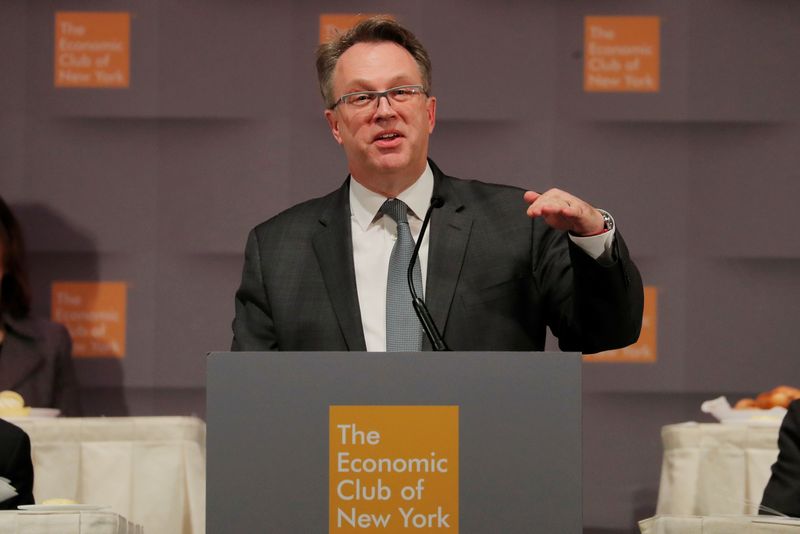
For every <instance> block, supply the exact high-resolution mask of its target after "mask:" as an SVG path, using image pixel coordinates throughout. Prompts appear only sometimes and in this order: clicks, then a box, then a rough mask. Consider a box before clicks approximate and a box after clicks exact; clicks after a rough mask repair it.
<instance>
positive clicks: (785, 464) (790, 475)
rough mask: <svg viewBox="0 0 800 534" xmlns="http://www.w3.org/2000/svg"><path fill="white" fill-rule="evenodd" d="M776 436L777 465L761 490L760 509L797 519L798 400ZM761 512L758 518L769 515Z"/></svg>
mask: <svg viewBox="0 0 800 534" xmlns="http://www.w3.org/2000/svg"><path fill="white" fill-rule="evenodd" d="M788 410H789V411H788V412H786V417H784V419H783V424H781V430H780V434H779V435H778V449H779V451H780V452H779V453H778V461H776V462H775V463H774V464H773V465H772V476H771V477H770V479H769V482H767V487H766V488H765V489H764V497H763V498H762V500H761V505H762V506H763V507H766V508H769V509H770V510H774V511H775V512H780V513H782V514H784V515H788V516H791V517H800V399H798V400H796V401H794V402H792V403H791V404H790V405H789V409H788ZM770 510H765V509H762V510H761V513H762V514H771V513H772V512H771V511H770Z"/></svg>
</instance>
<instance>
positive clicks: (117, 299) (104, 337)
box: [50, 282, 128, 358]
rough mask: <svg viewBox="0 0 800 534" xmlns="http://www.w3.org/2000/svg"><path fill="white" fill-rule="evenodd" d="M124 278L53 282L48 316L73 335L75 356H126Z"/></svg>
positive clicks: (125, 285)
mask: <svg viewBox="0 0 800 534" xmlns="http://www.w3.org/2000/svg"><path fill="white" fill-rule="evenodd" d="M127 291H128V286H127V284H126V283H125V282H53V287H52V293H51V300H52V302H51V313H50V315H51V318H52V319H53V321H55V322H58V323H61V324H63V325H64V326H66V327H67V330H69V333H70V336H71V337H72V355H73V356H74V357H76V358H97V357H113V358H123V357H125V322H126V315H125V309H126V305H127Z"/></svg>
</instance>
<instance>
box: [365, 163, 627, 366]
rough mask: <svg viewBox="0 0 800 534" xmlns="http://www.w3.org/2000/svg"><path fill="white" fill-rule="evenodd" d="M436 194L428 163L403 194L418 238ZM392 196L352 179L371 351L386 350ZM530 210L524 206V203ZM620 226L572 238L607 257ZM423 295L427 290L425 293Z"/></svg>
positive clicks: (424, 259)
mask: <svg viewBox="0 0 800 534" xmlns="http://www.w3.org/2000/svg"><path fill="white" fill-rule="evenodd" d="M432 195H433V172H432V171H431V168H430V166H429V165H426V166H425V171H424V172H423V173H422V176H420V177H419V179H418V180H417V181H416V182H414V183H413V184H412V185H411V186H410V187H409V188H408V189H406V190H405V191H403V192H402V193H400V194H399V195H398V196H397V198H398V199H400V200H402V201H403V202H405V203H406V205H408V208H409V209H408V225H409V227H410V229H411V235H412V236H413V237H414V242H416V241H417V237H418V236H419V232H420V230H421V228H422V219H423V218H424V217H425V212H426V211H427V210H428V206H429V205H430V201H431V196H432ZM385 201H386V197H384V196H383V195H380V194H378V193H375V192H373V191H371V190H369V189H367V188H366V187H364V186H363V185H361V184H360V183H358V181H356V180H355V179H353V178H352V176H351V179H350V227H351V231H352V237H353V264H354V266H355V273H356V288H357V290H358V305H359V308H360V310H361V324H362V327H363V329H364V340H365V341H366V344H367V350H368V351H373V352H383V351H385V350H386V284H387V275H388V272H389V259H390V258H391V255H392V248H393V247H394V242H395V241H396V240H397V223H395V222H394V221H393V220H392V218H391V217H388V216H384V215H383V214H382V213H381V212H380V207H381V206H382V205H383V203H384V202H385ZM521 209H524V208H521ZM431 226H432V224H429V225H428V229H427V230H426V231H425V235H424V236H423V238H422V245H421V246H420V249H419V262H420V268H421V270H422V287H427V286H426V284H427V280H428V269H427V267H428V242H429V240H428V236H429V235H430V232H431V228H430V227H431ZM613 236H614V230H613V229H612V230H611V231H610V232H606V233H604V234H600V235H597V236H591V237H574V236H572V235H570V239H572V241H573V242H575V244H576V245H578V246H579V247H580V248H582V249H583V250H584V251H586V253H587V254H589V255H590V256H591V257H593V258H594V259H599V260H600V261H602V260H603V258H601V256H604V255H606V254H608V252H609V251H610V250H611V244H612V243H613ZM420 296H423V295H420Z"/></svg>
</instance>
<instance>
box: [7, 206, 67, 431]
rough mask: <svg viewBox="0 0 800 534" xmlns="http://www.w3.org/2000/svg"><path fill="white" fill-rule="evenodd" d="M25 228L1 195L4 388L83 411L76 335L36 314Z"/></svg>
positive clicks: (44, 404)
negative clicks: (73, 337)
mask: <svg viewBox="0 0 800 534" xmlns="http://www.w3.org/2000/svg"><path fill="white" fill-rule="evenodd" d="M30 307H31V294H30V287H29V284H28V275H27V273H26V271H25V248H24V244H23V241H22V231H21V230H20V227H19V224H18V223H17V220H16V219H15V218H14V215H13V214H12V213H11V210H10V209H9V208H8V206H7V205H6V203H5V202H4V201H3V198H2V197H0V390H5V389H9V390H13V391H16V392H17V393H19V394H20V395H22V396H23V397H24V399H25V403H26V405H28V406H33V407H37V408H58V409H59V410H61V414H62V415H68V416H78V415H80V412H81V408H80V399H79V388H78V381H77V379H76V377H75V370H74V368H73V365H72V340H71V339H70V337H69V332H67V329H66V328H64V326H63V325H60V324H58V323H54V322H51V321H47V320H44V319H36V318H33V317H31V316H30Z"/></svg>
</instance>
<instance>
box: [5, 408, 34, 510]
mask: <svg viewBox="0 0 800 534" xmlns="http://www.w3.org/2000/svg"><path fill="white" fill-rule="evenodd" d="M0 477H3V478H5V479H7V480H8V481H9V483H10V484H11V485H12V486H13V487H14V489H15V490H16V491H17V495H16V496H15V497H11V498H10V499H6V500H4V501H2V502H0V510H16V509H17V506H19V505H20V504H33V503H34V501H33V462H31V440H30V438H28V434H26V433H25V431H23V430H22V429H21V428H19V427H17V426H14V425H12V424H11V423H9V422H7V421H4V420H3V419H0Z"/></svg>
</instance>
